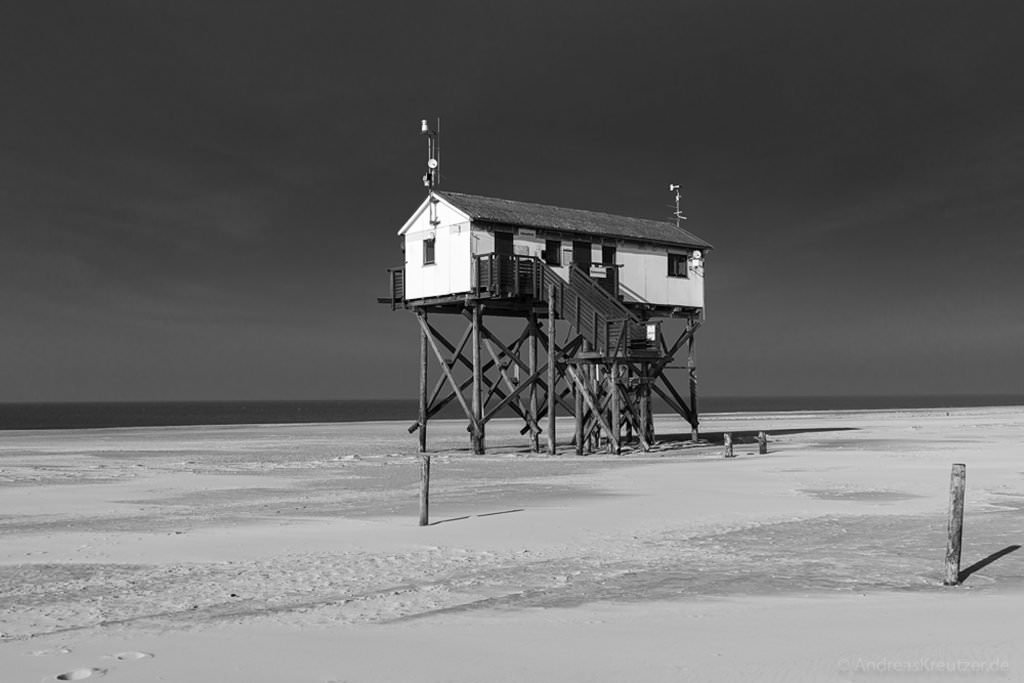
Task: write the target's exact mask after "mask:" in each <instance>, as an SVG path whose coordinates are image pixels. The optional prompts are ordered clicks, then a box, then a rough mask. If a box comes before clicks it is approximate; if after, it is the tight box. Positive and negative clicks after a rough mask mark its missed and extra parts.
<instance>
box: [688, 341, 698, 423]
mask: <svg viewBox="0 0 1024 683" xmlns="http://www.w3.org/2000/svg"><path fill="white" fill-rule="evenodd" d="M693 337H694V335H693V331H692V327H691V332H690V338H689V339H688V340H687V345H686V368H687V372H688V374H689V379H690V440H691V441H694V442H695V441H697V440H698V439H700V418H699V416H698V413H697V364H696V358H695V356H694V350H693Z"/></svg>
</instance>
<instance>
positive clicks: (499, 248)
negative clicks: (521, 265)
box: [494, 232, 515, 256]
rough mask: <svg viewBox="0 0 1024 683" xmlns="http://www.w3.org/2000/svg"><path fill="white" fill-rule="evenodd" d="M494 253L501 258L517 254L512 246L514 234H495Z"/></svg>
mask: <svg viewBox="0 0 1024 683" xmlns="http://www.w3.org/2000/svg"><path fill="white" fill-rule="evenodd" d="M494 253H495V254H498V255H500V256H511V255H512V254H514V253H515V248H514V247H513V246H512V233H510V232H495V233H494Z"/></svg>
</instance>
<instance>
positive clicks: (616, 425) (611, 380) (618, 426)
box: [608, 363, 622, 455]
mask: <svg viewBox="0 0 1024 683" xmlns="http://www.w3.org/2000/svg"><path fill="white" fill-rule="evenodd" d="M608 396H609V400H610V403H611V406H610V408H611V410H610V412H611V427H612V431H614V432H615V438H614V439H613V440H612V446H613V449H614V450H613V451H612V452H613V453H615V455H619V454H620V453H622V414H621V411H620V410H619V398H620V397H619V365H618V364H617V363H612V367H611V370H610V371H609V372H608Z"/></svg>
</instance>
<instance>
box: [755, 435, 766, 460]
mask: <svg viewBox="0 0 1024 683" xmlns="http://www.w3.org/2000/svg"><path fill="white" fill-rule="evenodd" d="M757 453H758V455H767V454H768V433H767V432H758V433H757Z"/></svg>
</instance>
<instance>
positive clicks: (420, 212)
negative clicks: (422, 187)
mask: <svg viewBox="0 0 1024 683" xmlns="http://www.w3.org/2000/svg"><path fill="white" fill-rule="evenodd" d="M431 197H433V198H434V199H436V200H437V201H438V203H439V204H444V205H445V206H446V207H448V208H449V209H451V210H452V211H454V212H455V213H457V214H459V215H460V216H462V218H463V220H464V221H472V220H473V217H472V216H470V215H469V214H468V213H466V212H465V211H463V210H462V209H460V208H459V207H457V206H455V205H454V204H452V203H451V202H450V201H448V200H447V199H445V198H444V197H442V196H441V195H439V194H437V193H436V192H431V193H430V195H428V196H427V198H426V199H424V200H423V203H422V204H420V205H419V208H418V209H416V211H414V212H413V214H412V216H410V217H409V220H407V221H406V222H405V225H403V226H402V228H401V229H400V230H399V231H398V234H399V235H404V234H405V233H407V232H409V229H410V228H412V224H413V223H415V222H416V220H417V219H419V217H420V216H421V215H423V212H424V211H426V210H427V206H429V204H430V199H431Z"/></svg>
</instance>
